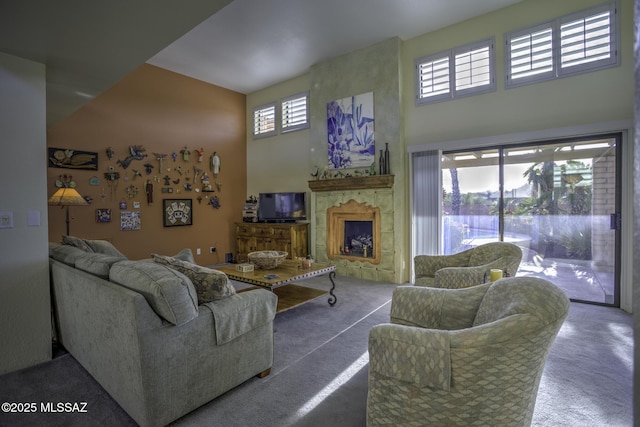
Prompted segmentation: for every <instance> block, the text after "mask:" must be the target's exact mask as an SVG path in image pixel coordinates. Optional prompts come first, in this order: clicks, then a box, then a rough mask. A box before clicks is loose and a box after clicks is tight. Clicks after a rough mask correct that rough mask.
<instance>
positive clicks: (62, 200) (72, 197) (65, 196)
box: [49, 187, 89, 206]
mask: <svg viewBox="0 0 640 427" xmlns="http://www.w3.org/2000/svg"><path fill="white" fill-rule="evenodd" d="M88 204H89V203H87V201H86V200H85V199H84V198H83V197H82V196H81V195H80V193H78V192H77V191H76V189H75V188H71V187H62V188H59V189H58V191H56V192H55V193H54V194H53V196H51V198H50V199H49V206H84V205H88Z"/></svg>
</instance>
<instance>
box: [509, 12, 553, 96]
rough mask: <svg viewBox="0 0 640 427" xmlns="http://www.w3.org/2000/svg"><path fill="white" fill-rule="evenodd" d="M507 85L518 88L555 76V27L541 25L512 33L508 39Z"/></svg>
mask: <svg viewBox="0 0 640 427" xmlns="http://www.w3.org/2000/svg"><path fill="white" fill-rule="evenodd" d="M506 40H507V48H506V52H505V57H506V59H507V64H508V65H507V69H508V70H509V71H510V72H508V73H507V85H508V86H516V85H520V84H526V83H530V82H534V81H541V80H546V79H550V78H553V77H554V76H555V73H554V67H553V26H552V24H543V25H539V26H537V27H535V28H533V29H528V30H524V31H518V32H515V33H512V34H511V36H510V37H507V38H506Z"/></svg>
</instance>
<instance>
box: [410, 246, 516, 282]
mask: <svg viewBox="0 0 640 427" xmlns="http://www.w3.org/2000/svg"><path fill="white" fill-rule="evenodd" d="M413 261H414V270H415V275H416V279H415V282H414V284H415V285H417V286H429V287H432V288H449V289H459V288H466V287H469V286H475V285H479V284H481V283H484V282H485V280H484V279H485V274H486V275H487V277H488V273H489V270H491V269H492V268H499V269H500V270H503V271H504V270H506V271H507V273H508V275H509V276H515V275H516V271H518V267H519V266H520V261H522V250H521V249H520V247H519V246H517V245H514V244H513V243H506V242H492V243H486V244H484V245H480V246H477V247H475V248H471V249H467V250H466V251H462V252H458V253H457V254H452V255H417V256H416V257H415V258H414V260H413Z"/></svg>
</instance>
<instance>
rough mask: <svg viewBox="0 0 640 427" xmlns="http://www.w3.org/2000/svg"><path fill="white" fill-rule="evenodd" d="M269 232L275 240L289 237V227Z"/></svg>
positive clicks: (277, 228) (276, 228) (274, 228)
mask: <svg viewBox="0 0 640 427" xmlns="http://www.w3.org/2000/svg"><path fill="white" fill-rule="evenodd" d="M271 230H272V233H273V236H274V237H275V238H276V239H288V238H290V237H291V231H290V230H291V228H290V227H286V228H284V227H273V228H272V229H271Z"/></svg>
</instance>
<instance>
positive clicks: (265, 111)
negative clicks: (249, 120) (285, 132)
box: [253, 102, 278, 138]
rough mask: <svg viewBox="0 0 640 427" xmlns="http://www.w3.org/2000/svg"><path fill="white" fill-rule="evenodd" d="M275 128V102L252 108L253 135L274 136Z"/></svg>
mask: <svg viewBox="0 0 640 427" xmlns="http://www.w3.org/2000/svg"><path fill="white" fill-rule="evenodd" d="M277 133H278V130H277V129H276V103H275V102H273V103H270V104H267V105H262V106H260V107H256V108H254V109H253V137H254V138H264V137H267V136H274V135H276V134H277Z"/></svg>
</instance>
